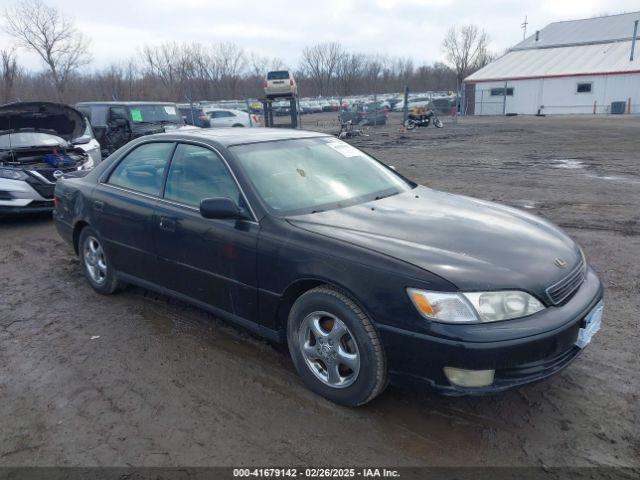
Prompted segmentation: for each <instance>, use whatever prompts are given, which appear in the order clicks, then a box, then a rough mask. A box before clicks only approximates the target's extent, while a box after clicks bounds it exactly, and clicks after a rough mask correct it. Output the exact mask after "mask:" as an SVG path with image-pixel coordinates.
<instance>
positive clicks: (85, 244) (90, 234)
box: [78, 227, 122, 295]
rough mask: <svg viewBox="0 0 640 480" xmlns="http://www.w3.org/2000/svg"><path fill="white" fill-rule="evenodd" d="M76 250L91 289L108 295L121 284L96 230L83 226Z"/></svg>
mask: <svg viewBox="0 0 640 480" xmlns="http://www.w3.org/2000/svg"><path fill="white" fill-rule="evenodd" d="M78 252H79V255H80V263H81V264H82V271H83V272H84V275H85V277H87V280H88V281H89V284H90V285H91V287H93V289H94V290H95V291H96V292H98V293H102V294H103V295H110V294H112V293H114V292H116V291H117V290H119V289H120V287H121V286H122V285H121V283H120V282H119V281H118V279H117V275H116V271H115V269H114V268H113V265H112V264H111V261H110V260H109V257H108V255H107V252H106V251H105V250H104V246H103V243H102V240H101V239H100V236H99V235H98V232H96V231H95V230H94V229H93V228H91V227H85V228H83V229H82V232H80V238H79V240H78Z"/></svg>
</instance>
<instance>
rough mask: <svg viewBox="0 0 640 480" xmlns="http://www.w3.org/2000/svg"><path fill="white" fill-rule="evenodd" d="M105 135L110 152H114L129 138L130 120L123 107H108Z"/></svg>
mask: <svg viewBox="0 0 640 480" xmlns="http://www.w3.org/2000/svg"><path fill="white" fill-rule="evenodd" d="M106 137H107V143H108V148H109V151H110V152H115V151H116V150H117V149H118V148H120V147H121V146H123V145H124V144H126V143H127V142H128V141H129V140H131V122H130V119H129V112H128V111H127V109H126V108H125V107H122V106H113V107H109V112H108V116H107V132H106Z"/></svg>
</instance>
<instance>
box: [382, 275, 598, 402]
mask: <svg viewBox="0 0 640 480" xmlns="http://www.w3.org/2000/svg"><path fill="white" fill-rule="evenodd" d="M601 299H602V285H601V284H600V280H599V279H598V277H597V276H596V274H595V273H594V272H593V270H591V269H589V271H588V272H587V276H586V279H585V281H584V283H583V284H582V286H581V287H580V289H579V290H578V291H577V292H576V293H575V295H574V296H573V297H572V298H571V299H570V300H569V301H568V302H567V303H565V304H564V305H562V306H560V307H549V308H547V309H545V310H544V311H543V312H540V313H538V314H535V315H531V316H529V317H527V318H526V319H520V320H517V322H518V328H508V327H507V325H508V323H507V322H513V321H509V320H507V321H505V322H495V323H487V324H481V325H477V326H475V331H474V335H473V336H469V335H467V334H465V332H468V330H467V329H465V328H456V327H459V326H457V325H450V326H448V327H449V328H448V331H449V332H450V336H448V337H442V336H432V335H425V334H422V333H415V332H410V331H407V330H403V329H399V328H396V327H391V326H388V325H378V329H379V331H380V335H381V337H382V342H383V344H384V346H385V352H386V354H387V360H388V364H389V375H390V379H391V383H393V384H396V385H403V386H410V387H412V388H427V389H432V390H437V391H439V392H441V393H444V394H447V395H481V394H486V393H494V392H500V391H504V390H508V389H511V388H517V387H520V386H522V385H525V384H528V383H533V382H537V381H540V380H543V379H544V378H547V377H549V376H551V375H553V374H555V373H557V372H559V371H560V370H562V369H563V368H565V367H566V366H567V365H569V364H570V363H571V362H572V361H573V360H574V359H575V358H576V357H577V356H578V355H579V354H580V352H581V349H580V348H578V347H577V346H576V340H577V338H578V331H579V330H580V328H581V327H583V326H584V321H585V317H586V315H587V314H588V313H589V312H590V311H591V310H592V309H593V308H594V307H595V306H596V305H597V304H598V302H599V301H600V300H601ZM540 324H545V325H549V326H550V327H552V328H550V329H548V330H546V331H544V332H540V331H539V325H540ZM511 325H513V323H512V324H511ZM527 325H529V328H527ZM479 329H482V330H484V331H483V332H479V331H478V330H479ZM505 330H508V331H509V332H510V333H511V338H504V331H505ZM479 333H480V334H479ZM493 334H495V337H496V338H500V340H499V341H477V339H478V338H479V337H480V338H483V339H485V340H488V339H490V338H491V337H492V336H493ZM445 366H449V367H455V368H461V369H469V370H484V369H493V370H495V377H494V382H493V384H492V385H490V386H488V387H480V388H463V387H458V386H454V385H451V384H450V383H449V381H448V380H447V378H446V377H445V375H444V371H443V369H444V367H445Z"/></svg>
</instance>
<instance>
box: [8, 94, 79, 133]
mask: <svg viewBox="0 0 640 480" xmlns="http://www.w3.org/2000/svg"><path fill="white" fill-rule="evenodd" d="M86 128H87V124H86V121H85V119H84V117H83V116H82V114H81V113H80V112H79V111H78V110H76V109H75V108H72V107H70V106H68V105H64V104H61V103H51V102H16V103H8V104H6V105H2V106H0V131H14V132H18V131H24V129H29V130H31V129H33V130H32V131H36V132H41V131H44V132H46V133H50V134H54V135H56V136H58V137H60V138H62V139H64V140H66V141H67V142H71V141H72V140H74V139H76V138H79V137H81V136H82V135H83V134H84V132H85V130H86Z"/></svg>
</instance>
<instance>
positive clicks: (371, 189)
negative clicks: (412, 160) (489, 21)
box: [54, 129, 602, 405]
mask: <svg viewBox="0 0 640 480" xmlns="http://www.w3.org/2000/svg"><path fill="white" fill-rule="evenodd" d="M55 202H56V209H55V214H54V217H55V221H56V226H57V228H58V230H59V232H60V234H61V235H62V237H63V238H65V239H66V240H67V241H68V242H69V243H70V244H72V245H73V248H74V249H75V251H76V253H77V254H78V255H79V256H80V258H81V261H82V266H83V269H84V273H85V275H86V277H87V279H88V281H89V283H90V284H91V286H92V287H93V288H94V289H95V290H97V291H98V292H100V293H103V294H110V293H114V292H115V291H117V290H118V289H119V288H120V287H122V286H123V285H125V284H135V285H138V286H142V287H144V288H148V289H152V290H156V291H158V292H161V293H163V294H167V295H170V296H174V297H177V298H180V299H182V300H184V301H187V302H190V303H192V304H195V305H197V306H199V307H201V308H203V309H206V310H208V311H210V312H213V313H214V314H216V315H218V316H220V317H223V318H225V319H228V320H229V321H232V322H235V323H237V324H239V325H242V326H244V327H246V328H249V329H251V330H253V331H255V332H257V333H258V334H260V335H264V336H265V337H267V338H269V339H271V340H274V341H281V342H285V341H286V342H288V346H289V351H290V352H291V357H292V359H293V363H294V365H295V367H296V369H297V371H298V373H299V374H300V376H301V377H302V380H303V381H304V383H305V384H306V385H307V386H308V387H309V388H310V389H312V390H313V391H315V392H317V393H319V394H320V395H323V396H325V397H327V398H329V399H331V400H333V401H334V402H337V403H340V404H344V405H361V404H364V403H366V402H368V401H370V400H371V399H373V398H374V397H375V396H376V395H378V394H379V393H380V392H381V391H382V390H383V389H384V388H385V386H386V385H387V383H388V382H391V383H395V384H405V385H406V384H410V385H414V386H418V387H428V388H432V389H436V390H438V391H441V392H443V393H447V394H451V395H462V394H482V393H488V392H496V391H501V390H505V389H508V388H513V387H518V386H520V385H523V384H526V383H530V382H533V381H538V380H541V379H543V378H545V377H548V376H550V375H552V374H554V373H556V372H558V371H559V370H561V369H562V368H564V367H565V366H567V365H568V364H569V363H570V362H571V361H572V360H573V359H574V358H576V356H577V355H578V354H579V353H580V351H581V350H582V349H583V348H584V347H585V346H586V345H587V344H588V343H589V341H590V340H591V338H592V336H593V334H594V333H595V332H596V331H597V330H598V328H599V327H600V323H601V318H602V286H601V284H600V281H599V280H598V277H597V276H596V274H595V273H594V271H593V270H592V269H591V268H590V267H589V266H588V265H587V263H586V261H585V258H584V255H583V254H582V251H581V250H580V248H579V247H578V245H576V243H574V242H573V241H572V240H571V239H570V238H569V237H568V236H567V235H566V234H564V233H563V232H562V231H561V230H559V229H558V228H557V227H555V226H553V225H551V224H550V223H548V222H546V221H545V220H542V219H540V218H537V217H534V216H532V215H529V214H527V213H524V212H521V211H519V210H516V209H512V208H508V207H505V206H501V205H497V204H493V203H489V202H485V201H481V200H476V199H472V198H467V197H462V196H459V195H451V194H448V193H444V192H439V191H435V190H432V189H430V188H427V187H423V186H419V185H416V184H415V183H413V182H412V181H410V180H408V179H406V178H404V177H403V176H401V175H399V174H398V173H396V172H395V171H394V170H393V169H391V168H389V167H387V166H385V165H384V164H382V163H380V162H378V161H377V160H375V159H374V158H372V157H371V156H369V155H367V154H366V153H364V152H362V151H360V150H358V149H356V148H354V147H352V146H350V145H348V144H347V143H344V142H342V141H340V140H337V139H335V138H333V137H330V136H327V135H322V134H319V133H313V132H303V131H296V130H281V129H256V130H252V131H247V130H246V129H228V130H198V131H188V132H178V131H176V132H173V133H166V134H159V135H152V136H147V137H143V138H140V139H138V140H135V141H133V142H131V143H129V144H127V145H126V146H124V147H122V148H121V149H119V150H118V151H117V152H116V153H114V154H113V155H112V156H111V157H109V158H108V159H107V160H106V161H104V162H102V163H101V164H100V165H98V166H97V167H96V168H95V169H94V170H93V171H91V172H77V173H74V174H72V175H67V176H65V177H64V178H63V179H61V180H60V181H59V182H58V183H57V185H56V190H55Z"/></svg>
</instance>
